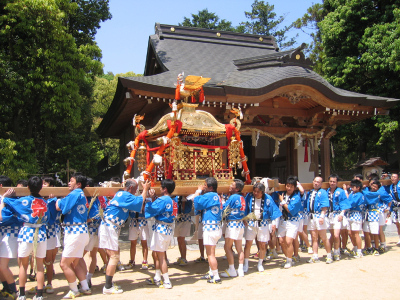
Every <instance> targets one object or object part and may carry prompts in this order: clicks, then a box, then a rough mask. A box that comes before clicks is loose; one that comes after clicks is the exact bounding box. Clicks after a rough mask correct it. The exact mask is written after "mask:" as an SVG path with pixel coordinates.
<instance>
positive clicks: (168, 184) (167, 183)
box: [161, 179, 175, 194]
mask: <svg viewBox="0 0 400 300" xmlns="http://www.w3.org/2000/svg"><path fill="white" fill-rule="evenodd" d="M161 188H163V189H165V188H166V189H167V192H168V194H172V193H173V192H174V190H175V181H173V180H172V179H164V180H162V181H161Z"/></svg>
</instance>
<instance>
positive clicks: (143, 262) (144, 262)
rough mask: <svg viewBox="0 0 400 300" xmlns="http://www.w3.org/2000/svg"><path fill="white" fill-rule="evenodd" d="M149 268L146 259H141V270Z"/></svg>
mask: <svg viewBox="0 0 400 300" xmlns="http://www.w3.org/2000/svg"><path fill="white" fill-rule="evenodd" d="M148 269H149V264H148V263H147V260H144V261H142V270H148Z"/></svg>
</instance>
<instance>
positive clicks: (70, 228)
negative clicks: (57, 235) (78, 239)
mask: <svg viewBox="0 0 400 300" xmlns="http://www.w3.org/2000/svg"><path fill="white" fill-rule="evenodd" d="M64 232H65V233H68V234H83V233H88V226H87V224H86V223H82V224H76V225H67V224H65V227H64Z"/></svg>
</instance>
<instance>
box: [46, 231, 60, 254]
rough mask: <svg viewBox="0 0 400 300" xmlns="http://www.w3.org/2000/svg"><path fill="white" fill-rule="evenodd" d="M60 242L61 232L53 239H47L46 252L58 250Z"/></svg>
mask: <svg viewBox="0 0 400 300" xmlns="http://www.w3.org/2000/svg"><path fill="white" fill-rule="evenodd" d="M60 240H61V232H59V233H57V235H56V236H54V237H51V238H47V250H53V249H56V248H60V247H61V243H60Z"/></svg>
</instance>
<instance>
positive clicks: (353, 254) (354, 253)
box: [348, 250, 357, 256]
mask: <svg viewBox="0 0 400 300" xmlns="http://www.w3.org/2000/svg"><path fill="white" fill-rule="evenodd" d="M356 254H357V251H354V250H350V251H349V254H348V255H349V256H355V255H356Z"/></svg>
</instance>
